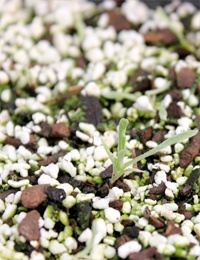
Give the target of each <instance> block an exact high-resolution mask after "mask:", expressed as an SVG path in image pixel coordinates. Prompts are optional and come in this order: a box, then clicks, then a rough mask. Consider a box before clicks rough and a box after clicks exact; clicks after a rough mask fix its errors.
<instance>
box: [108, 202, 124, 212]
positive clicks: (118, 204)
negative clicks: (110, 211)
mask: <svg viewBox="0 0 200 260" xmlns="http://www.w3.org/2000/svg"><path fill="white" fill-rule="evenodd" d="M123 204H124V203H123V201H122V200H114V201H111V202H109V207H112V208H114V209H117V210H119V211H121V209H122V207H123Z"/></svg>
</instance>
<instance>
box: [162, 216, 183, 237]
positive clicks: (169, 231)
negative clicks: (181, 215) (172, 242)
mask: <svg viewBox="0 0 200 260" xmlns="http://www.w3.org/2000/svg"><path fill="white" fill-rule="evenodd" d="M174 234H181V228H180V227H177V226H176V225H175V223H174V221H172V220H169V221H168V222H167V228H166V231H165V235H166V236H170V235H174Z"/></svg>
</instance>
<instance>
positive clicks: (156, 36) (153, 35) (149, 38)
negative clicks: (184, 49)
mask: <svg viewBox="0 0 200 260" xmlns="http://www.w3.org/2000/svg"><path fill="white" fill-rule="evenodd" d="M144 40H145V42H146V43H151V44H155V43H159V42H163V43H164V44H167V45H169V44H173V43H176V42H177V37H176V36H175V34H174V33H173V32H172V31H171V30H169V29H159V30H157V31H156V32H147V33H145V34H144Z"/></svg>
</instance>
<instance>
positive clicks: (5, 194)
mask: <svg viewBox="0 0 200 260" xmlns="http://www.w3.org/2000/svg"><path fill="white" fill-rule="evenodd" d="M16 192H17V189H9V190H6V191H3V192H2V193H0V199H1V200H4V199H5V198H6V197H7V196H8V195H10V194H15V193H16Z"/></svg>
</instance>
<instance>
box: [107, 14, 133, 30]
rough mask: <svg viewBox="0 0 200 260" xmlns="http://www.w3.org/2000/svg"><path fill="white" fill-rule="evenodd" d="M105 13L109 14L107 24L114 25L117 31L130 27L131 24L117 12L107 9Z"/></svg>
mask: <svg viewBox="0 0 200 260" xmlns="http://www.w3.org/2000/svg"><path fill="white" fill-rule="evenodd" d="M107 14H108V16H109V25H112V26H113V27H115V29H116V31H117V32H119V31H121V30H129V29H131V24H130V23H129V22H128V21H127V19H126V18H125V17H124V16H123V15H121V14H120V13H119V12H117V11H114V10H111V11H107Z"/></svg>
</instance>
